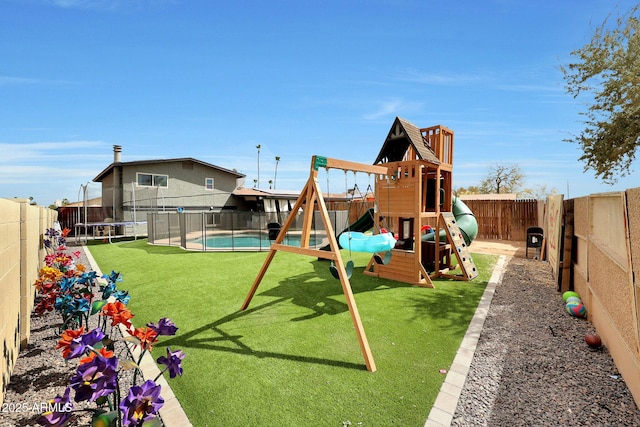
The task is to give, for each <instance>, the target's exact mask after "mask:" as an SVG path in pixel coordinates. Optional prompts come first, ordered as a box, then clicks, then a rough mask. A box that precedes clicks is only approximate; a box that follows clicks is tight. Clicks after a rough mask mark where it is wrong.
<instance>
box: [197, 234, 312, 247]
mask: <svg viewBox="0 0 640 427" xmlns="http://www.w3.org/2000/svg"><path fill="white" fill-rule="evenodd" d="M322 238H323V236H320V235H318V236H314V235H313V234H312V235H311V236H310V237H309V247H314V246H316V240H317V241H318V244H320V243H322ZM190 243H192V244H195V245H199V246H202V245H203V244H204V245H205V247H204V249H231V250H233V249H254V250H261V249H263V250H264V249H269V247H270V246H271V243H272V241H271V240H269V234H268V233H260V232H251V233H234V234H215V235H210V236H207V238H206V240H204V242H203V239H202V238H198V239H194V240H192V241H191V242H190ZM282 243H283V244H285V245H291V246H300V236H299V235H292V236H285V238H284V241H283V242H282Z"/></svg>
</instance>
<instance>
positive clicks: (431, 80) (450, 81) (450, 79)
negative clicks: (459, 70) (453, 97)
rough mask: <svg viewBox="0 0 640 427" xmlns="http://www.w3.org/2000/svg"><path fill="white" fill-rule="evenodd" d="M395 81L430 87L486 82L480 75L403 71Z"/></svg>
mask: <svg viewBox="0 0 640 427" xmlns="http://www.w3.org/2000/svg"><path fill="white" fill-rule="evenodd" d="M396 79H397V80H400V81H404V82H411V83H421V84H430V85H458V84H470V83H478V82H480V81H484V80H486V77H485V76H483V75H481V74H442V73H440V74H437V73H424V72H420V71H418V70H403V71H401V72H400V73H399V74H398V75H397V76H396Z"/></svg>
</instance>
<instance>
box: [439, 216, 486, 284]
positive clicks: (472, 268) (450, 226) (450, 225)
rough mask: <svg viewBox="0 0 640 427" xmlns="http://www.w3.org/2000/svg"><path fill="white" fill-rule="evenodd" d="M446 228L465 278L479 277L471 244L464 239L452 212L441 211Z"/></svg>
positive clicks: (448, 238)
mask: <svg viewBox="0 0 640 427" xmlns="http://www.w3.org/2000/svg"><path fill="white" fill-rule="evenodd" d="M440 217H441V218H442V223H443V225H444V230H445V232H446V233H447V240H448V241H449V243H450V244H451V246H452V248H453V249H452V252H453V253H455V255H456V258H457V259H458V265H459V266H460V269H461V270H462V274H463V275H464V277H465V280H472V279H475V278H476V277H478V269H477V268H476V265H475V264H474V263H473V259H471V253H470V252H469V246H467V244H466V242H465V241H464V237H463V236H462V233H461V232H460V228H459V227H458V223H457V222H456V218H455V217H454V216H453V213H451V212H440Z"/></svg>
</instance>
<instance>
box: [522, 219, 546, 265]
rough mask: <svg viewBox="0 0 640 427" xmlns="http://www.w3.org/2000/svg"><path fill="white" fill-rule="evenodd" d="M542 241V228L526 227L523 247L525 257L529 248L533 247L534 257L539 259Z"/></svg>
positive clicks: (527, 256)
mask: <svg viewBox="0 0 640 427" xmlns="http://www.w3.org/2000/svg"><path fill="white" fill-rule="evenodd" d="M543 242H544V230H542V228H540V227H529V228H527V248H526V249H525V257H526V258H529V248H535V250H536V259H538V260H539V259H540V252H541V248H542V243H543Z"/></svg>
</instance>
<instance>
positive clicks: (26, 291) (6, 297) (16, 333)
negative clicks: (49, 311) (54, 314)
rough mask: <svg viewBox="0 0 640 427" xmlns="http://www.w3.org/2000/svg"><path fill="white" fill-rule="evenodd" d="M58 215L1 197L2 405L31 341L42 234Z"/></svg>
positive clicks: (42, 252) (26, 202) (27, 202)
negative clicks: (20, 356) (12, 377)
mask: <svg viewBox="0 0 640 427" xmlns="http://www.w3.org/2000/svg"><path fill="white" fill-rule="evenodd" d="M56 218H57V212H56V211H54V210H51V209H48V208H45V207H43V206H31V205H30V204H29V201H28V200H25V199H0V341H2V352H1V353H0V377H1V378H2V393H1V394H0V405H1V404H2V402H3V401H4V394H5V391H6V388H7V385H8V384H9V379H10V378H11V372H12V370H13V367H14V365H15V363H16V359H17V358H18V353H19V351H20V349H21V348H25V347H26V345H27V344H28V343H29V337H30V334H31V311H32V310H33V305H34V298H35V287H34V285H33V284H34V282H35V281H36V279H37V278H38V271H39V270H40V268H41V267H42V266H43V261H44V256H45V249H44V246H43V244H42V241H43V236H44V233H45V231H46V229H47V228H49V227H52V226H53V223H54V222H55V221H56Z"/></svg>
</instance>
